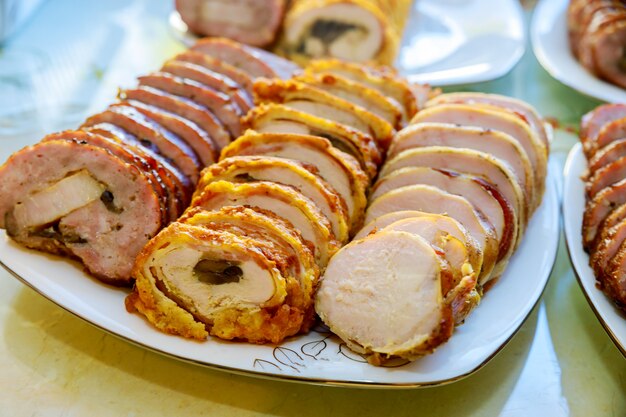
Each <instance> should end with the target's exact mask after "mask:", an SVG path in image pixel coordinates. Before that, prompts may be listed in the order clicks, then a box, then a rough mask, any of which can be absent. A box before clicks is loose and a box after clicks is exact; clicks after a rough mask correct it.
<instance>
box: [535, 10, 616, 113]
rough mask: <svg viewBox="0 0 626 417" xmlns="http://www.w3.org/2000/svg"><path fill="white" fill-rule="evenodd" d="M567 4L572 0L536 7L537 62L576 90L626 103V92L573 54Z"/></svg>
mask: <svg viewBox="0 0 626 417" xmlns="http://www.w3.org/2000/svg"><path fill="white" fill-rule="evenodd" d="M568 4H569V0H542V1H541V2H540V3H539V4H538V5H537V8H536V9H535V13H534V17H533V21H532V25H531V41H532V44H533V50H534V52H535V55H536V56H537V59H538V60H539V62H540V63H541V65H542V66H543V67H544V68H545V70H546V71H548V72H549V73H550V75H552V76H553V77H554V78H556V79H557V80H558V81H560V82H562V83H563V84H565V85H567V86H568V87H571V88H573V89H574V90H577V91H579V92H581V93H583V94H586V95H588V96H591V97H594V98H597V99H600V100H604V101H608V102H613V103H618V102H626V90H624V89H622V88H620V87H618V86H616V85H613V84H611V83H609V82H607V81H603V80H601V79H600V78H598V77H596V76H595V75H594V74H592V73H591V72H589V71H588V70H587V69H585V67H583V66H582V65H581V64H580V63H579V62H578V61H577V60H576V58H575V57H574V55H573V54H572V52H571V49H570V45H569V40H568V28H567V8H568Z"/></svg>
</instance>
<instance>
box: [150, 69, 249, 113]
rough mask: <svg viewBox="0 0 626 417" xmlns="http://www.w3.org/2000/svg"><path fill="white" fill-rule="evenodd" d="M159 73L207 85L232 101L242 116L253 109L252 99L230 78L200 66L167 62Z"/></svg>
mask: <svg viewBox="0 0 626 417" xmlns="http://www.w3.org/2000/svg"><path fill="white" fill-rule="evenodd" d="M161 71H163V72H167V73H169V74H172V75H176V76H178V77H181V78H189V79H190V80H194V81H197V82H199V83H202V84H204V85H207V86H209V87H211V88H212V89H214V90H216V91H219V92H220V93H224V94H226V95H227V96H229V97H230V98H231V99H232V100H233V102H234V103H235V104H236V105H237V107H238V108H239V109H240V110H241V112H242V113H243V114H245V113H247V112H248V111H249V110H250V109H251V108H252V107H253V103H252V98H251V97H250V96H249V95H248V93H246V92H245V91H244V90H243V89H242V87H240V86H239V85H238V84H236V83H235V82H234V81H233V80H231V79H230V78H228V77H226V76H224V75H222V74H220V73H218V72H215V71H213V70H210V69H207V68H205V67H203V66H201V65H196V64H193V63H191V62H186V61H177V60H176V59H173V60H169V61H167V62H166V63H165V64H164V65H163V67H162V68H161Z"/></svg>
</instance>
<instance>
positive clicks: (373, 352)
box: [315, 231, 454, 364]
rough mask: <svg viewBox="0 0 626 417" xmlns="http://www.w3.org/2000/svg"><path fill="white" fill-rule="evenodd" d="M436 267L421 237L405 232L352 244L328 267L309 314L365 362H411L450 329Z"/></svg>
mask: <svg viewBox="0 0 626 417" xmlns="http://www.w3.org/2000/svg"><path fill="white" fill-rule="evenodd" d="M442 262H443V260H442V258H441V257H440V256H439V255H437V253H436V252H435V250H434V249H433V248H432V247H431V246H430V245H429V244H428V242H426V240H424V239H423V238H421V237H419V236H417V235H414V234H411V233H407V232H399V231H385V232H379V233H375V234H373V235H370V236H367V237H365V238H364V239H360V240H358V241H353V242H351V243H350V244H348V245H346V246H345V247H344V248H342V249H341V250H340V251H339V252H338V253H337V254H336V255H335V256H334V257H333V258H332V259H331V261H330V263H329V264H328V267H327V268H326V271H325V273H324V275H323V277H322V279H321V283H320V288H319V290H318V292H317V296H316V301H315V309H316V311H317V314H318V315H319V316H320V318H321V319H322V321H323V322H324V323H326V325H328V327H330V329H331V330H332V331H333V333H335V334H336V335H337V336H339V337H340V338H341V339H343V340H344V341H345V342H346V344H347V345H348V346H349V347H350V348H351V349H353V350H355V351H357V352H359V353H362V354H366V355H368V361H369V362H370V363H373V364H381V363H382V362H384V361H385V360H386V359H387V358H390V357H398V356H399V357H402V358H406V359H411V360H412V359H416V358H418V357H419V356H421V355H424V354H427V353H430V352H432V351H433V350H434V349H435V348H437V347H438V346H440V345H441V344H442V343H444V342H446V341H447V340H448V339H449V338H450V336H451V335H452V332H453V330H454V319H453V315H452V308H451V306H450V305H448V304H446V303H445V300H444V296H443V291H442V283H441V269H442ZM364 283H367V285H364Z"/></svg>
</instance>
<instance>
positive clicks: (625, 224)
mask: <svg viewBox="0 0 626 417" xmlns="http://www.w3.org/2000/svg"><path fill="white" fill-rule="evenodd" d="M624 240H626V220H624V219H622V220H621V221H620V222H619V223H617V224H616V225H614V226H611V227H608V226H602V227H601V228H600V230H599V232H598V238H597V242H598V243H597V245H596V246H595V247H594V248H593V251H592V252H591V254H590V256H589V265H590V266H591V267H592V268H593V271H594V272H595V274H596V277H597V279H598V281H599V282H600V284H602V281H603V279H604V277H606V276H607V274H606V272H607V271H606V267H607V265H608V264H609V262H610V261H611V259H613V257H614V256H615V255H616V254H617V252H618V251H619V248H620V246H621V245H622V243H623V242H624Z"/></svg>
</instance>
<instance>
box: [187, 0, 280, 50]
mask: <svg viewBox="0 0 626 417" xmlns="http://www.w3.org/2000/svg"><path fill="white" fill-rule="evenodd" d="M286 3H287V1H286V0H235V1H232V0H176V10H177V11H178V13H180V17H181V18H182V19H183V22H185V23H186V24H187V27H188V28H189V29H190V30H191V31H192V32H195V33H197V34H199V35H203V36H224V37H225V38H230V39H233V40H235V41H238V42H242V43H245V44H248V45H254V46H268V45H269V44H271V43H272V42H273V41H274V38H275V37H276V34H277V32H278V28H279V27H280V24H281V22H282V20H283V15H284V13H285V8H286Z"/></svg>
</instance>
